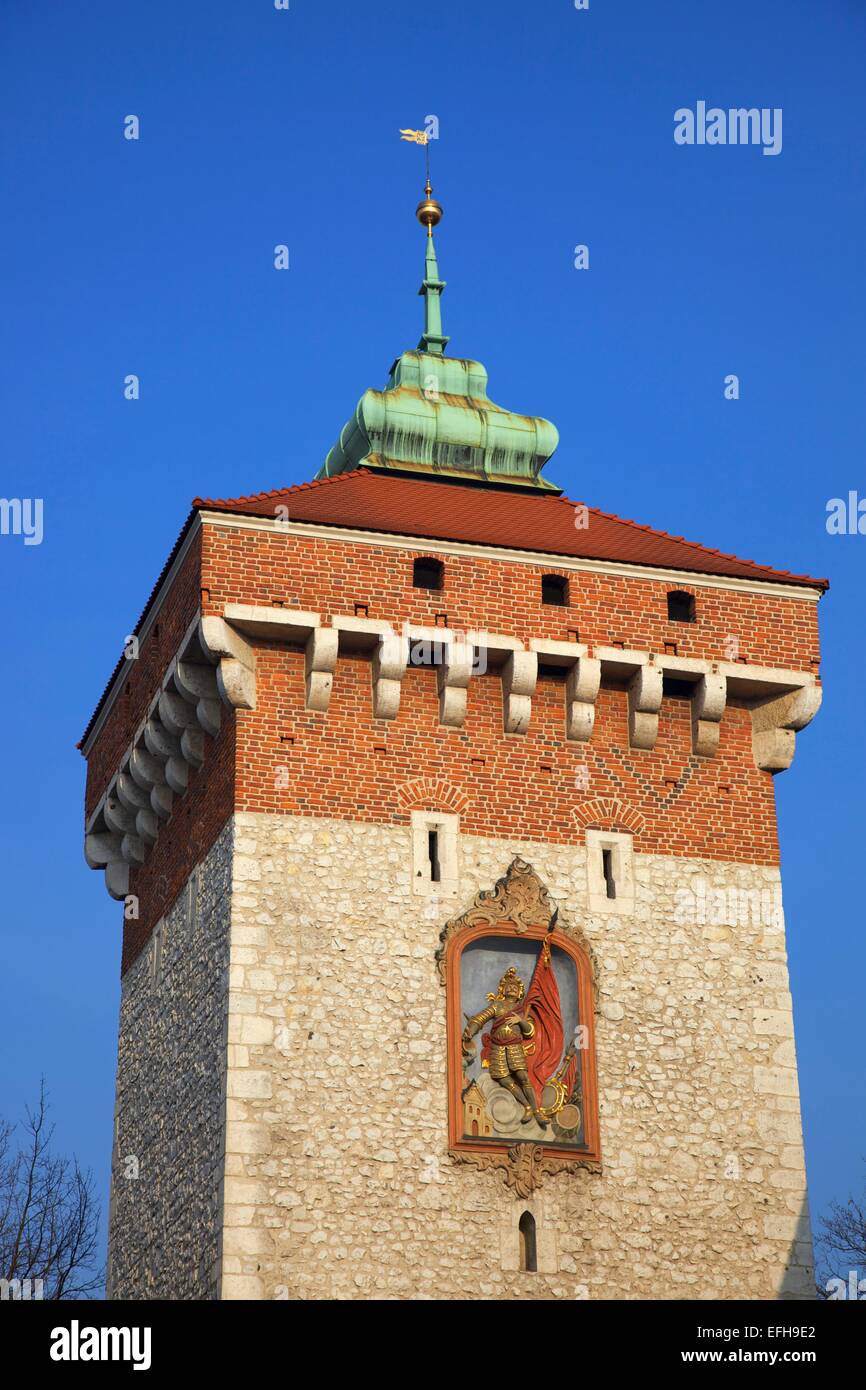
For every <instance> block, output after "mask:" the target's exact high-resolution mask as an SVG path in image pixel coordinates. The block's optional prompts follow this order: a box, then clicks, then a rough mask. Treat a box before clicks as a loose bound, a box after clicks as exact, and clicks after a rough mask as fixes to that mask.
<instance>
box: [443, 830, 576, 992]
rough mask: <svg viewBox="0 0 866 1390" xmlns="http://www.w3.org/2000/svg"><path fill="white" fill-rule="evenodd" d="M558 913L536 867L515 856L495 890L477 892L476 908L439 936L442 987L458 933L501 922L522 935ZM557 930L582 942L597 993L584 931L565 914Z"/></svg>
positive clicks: (461, 916) (449, 924)
mask: <svg viewBox="0 0 866 1390" xmlns="http://www.w3.org/2000/svg"><path fill="white" fill-rule="evenodd" d="M556 910H557V909H556V904H555V903H554V902H553V901H552V900H551V897H550V894H549V893H548V891H547V889H546V888H545V886H544V884H543V883H542V881H541V879H540V878H539V877H538V874H537V873H536V872H535V870H534V869H533V867H532V865H531V864H527V862H526V860H525V859H520V858H519V857H517V856H515V858H514V859H512V861H511V863H510V864H509V866H508V870H507V872H506V874H505V875H504V877H503V878H500V879H498V880H497V882H496V884H495V886H494V887H493V888H492V889H487V888H485V889H482V890H481V892H480V893H476V895H475V897H474V899H473V901H472V906H471V907H469V908H467V910H466V911H465V912H464V913H462V914H461V915H460V916H459V917H452V919H451V921H450V922H446V924H445V926H444V927H443V928H442V931H441V932H440V933H439V941H440V943H441V944H440V946H439V949H438V950H437V952H436V964H437V966H438V968H439V979H440V981H441V983H442V985H443V986H444V985H445V983H446V978H447V969H446V961H445V956H446V952H447V949H448V943H449V941H450V940H451V938H452V937H454V936H456V935H457V933H458V932H462V931H467V930H469V929H470V928H472V927H480V926H490V927H496V926H498V925H499V924H500V923H501V922H508V923H510V924H511V925H512V926H513V927H514V929H515V931H517V932H519V933H520V934H521V935H522V934H523V933H525V932H528V931H529V930H530V928H531V927H538V926H540V925H544V926H546V925H547V924H548V922H549V921H550V919H551V917H552V916H553V913H554V911H556ZM557 929H558V930H559V931H562V932H565V933H566V934H567V935H568V936H571V937H573V938H574V939H575V940H576V941H578V942H580V944H581V946H582V947H583V949H584V950H585V951H586V952H587V954H588V955H589V957H590V959H591V960H592V964H593V993H595V989H596V985H597V978H598V971H597V969H596V961H595V956H594V952H593V950H592V947H591V946H590V944H589V942H588V941H587V939H586V937H585V936H584V934H583V932H582V931H581V930H580V928H579V927H573V926H571V925H569V923H568V922H567V921H564V920H563V917H562V914H561V913H558V918H557Z"/></svg>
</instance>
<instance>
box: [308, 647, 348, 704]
mask: <svg viewBox="0 0 866 1390" xmlns="http://www.w3.org/2000/svg"><path fill="white" fill-rule="evenodd" d="M339 641H340V634H339V633H338V632H335V631H334V629H333V628H331V627H317V628H315V629H314V630H313V631H312V632H311V633H310V635H309V637H308V638H307V641H306V643H305V646H304V704H305V706H306V708H307V709H312V710H316V711H318V713H319V714H327V712H328V706H329V705H330V703H331V691H332V690H333V688H334V672H335V671H336V669H337V649H338V647H339Z"/></svg>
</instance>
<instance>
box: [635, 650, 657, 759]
mask: <svg viewBox="0 0 866 1390" xmlns="http://www.w3.org/2000/svg"><path fill="white" fill-rule="evenodd" d="M661 703H662V673H661V671H660V670H659V668H658V667H657V666H653V665H651V664H649V663H648V664H647V665H645V666H639V667H638V669H637V671H636V672H635V674H634V675H633V676H632V678H631V680H630V681H629V685H628V741H629V747H630V748H645V749H647V750H649V749H651V748H654V747H655V743H656V739H657V738H658V732H659V710H660V708H661Z"/></svg>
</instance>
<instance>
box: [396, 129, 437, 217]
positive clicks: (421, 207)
mask: <svg viewBox="0 0 866 1390" xmlns="http://www.w3.org/2000/svg"><path fill="white" fill-rule="evenodd" d="M400 139H401V140H408V141H409V143H410V144H413V145H423V146H424V154H425V156H426V161H427V183H426V186H425V188H424V197H423V199H422V200H421V202H420V203H419V204H418V206H417V208H416V209H415V216H416V217H417V218H418V221H419V222H420V223H421V224H422V225H423V226H425V227H426V228H427V235H428V237H429V236H432V235H433V228H434V227H435V226H436V224H437V222H439V221H440V220H441V217H442V205H441V203H437V201H436V199H435V198H434V197H433V185H432V184H431V182H430V134H429V132H428V131H426V130H408V129H407V130H401V131H400Z"/></svg>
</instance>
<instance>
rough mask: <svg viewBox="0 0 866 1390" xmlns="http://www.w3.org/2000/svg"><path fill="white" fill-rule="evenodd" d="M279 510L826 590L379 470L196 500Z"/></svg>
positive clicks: (549, 506)
mask: <svg viewBox="0 0 866 1390" xmlns="http://www.w3.org/2000/svg"><path fill="white" fill-rule="evenodd" d="M280 504H283V505H285V506H286V507H287V508H288V514H289V515H288V519H289V521H308V522H312V523H316V522H317V523H319V524H321V525H325V526H347V527H353V528H355V529H357V530H360V531H388V532H397V533H398V534H400V535H407V536H418V537H426V538H429V539H434V540H444V541H465V542H471V543H474V544H476V545H493V546H501V547H504V548H507V549H509V550H537V551H542V552H545V553H547V554H552V555H564V556H570V557H577V558H581V559H591V560H618V561H621V562H623V563H626V564H630V565H653V566H655V567H657V568H660V569H677V570H692V571H697V572H698V573H700V574H716V575H721V576H726V577H729V578H734V579H762V580H764V581H769V582H770V583H777V584H784V583H787V584H806V585H809V586H811V587H813V588H817V589H826V588H828V581H827V580H826V579H813V578H811V577H810V576H809V575H805V574H790V573H789V572H788V571H787V570H777V569H771V568H769V567H768V566H766V565H758V564H755V562H754V561H753V560H741V559H738V557H737V556H736V555H726V554H723V552H722V551H720V550H710V549H708V548H707V547H706V546H704V545H699V544H698V543H697V542H696V541H687V540H684V539H683V537H682V536H669V535H668V534H667V532H665V531H654V530H653V529H652V528H651V527H649V526H640V525H639V524H638V523H637V522H636V521H626V520H625V519H624V518H623V517H619V516H613V515H612V514H611V513H610V512H600V511H598V510H597V508H595V507H588V508H587V516H588V525H586V526H585V527H581V528H578V527H577V526H575V519H576V511H575V508H576V507H577V506H578V505H580V504H578V503H575V502H570V501H569V500H568V498H566V497H559V496H554V495H551V494H536V493H530V492H519V491H516V490H514V489H511V488H491V487H478V486H472V485H462V484H459V483H446V482H440V481H438V480H437V481H428V480H426V479H418V478H412V477H406V476H403V475H400V474H397V473H384V472H378V471H376V470H373V469H369V470H368V469H365V468H358V469H355V470H354V471H352V472H350V473H340V474H338V475H337V476H336V477H334V478H323V479H321V480H320V481H317V482H312V483H301V484H299V485H298V486H297V487H289V488H281V489H279V490H277V491H275V492H260V493H258V494H256V495H255V496H253V497H235V498H229V499H221V500H213V499H202V498H200V497H197V498H196V499H195V501H194V503H193V506H194V507H197V508H199V509H202V510H208V511H224V512H239V513H243V514H244V515H246V516H268V517H273V516H274V515H275V508H276V507H278V506H279V505H280Z"/></svg>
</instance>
